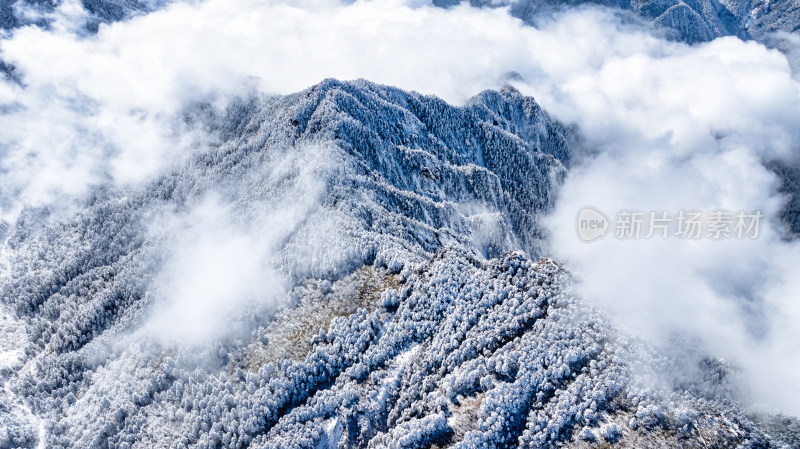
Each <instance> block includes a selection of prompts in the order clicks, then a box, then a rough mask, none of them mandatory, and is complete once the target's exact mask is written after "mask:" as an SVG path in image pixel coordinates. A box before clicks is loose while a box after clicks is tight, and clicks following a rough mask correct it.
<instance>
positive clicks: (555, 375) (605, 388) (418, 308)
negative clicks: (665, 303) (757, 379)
mask: <svg viewBox="0 0 800 449" xmlns="http://www.w3.org/2000/svg"><path fill="white" fill-rule="evenodd" d="M185 120H186V121H187V123H192V124H193V126H196V127H202V128H204V129H206V130H208V131H209V132H211V133H212V134H213V135H215V136H216V138H217V139H218V142H217V144H215V145H214V146H213V147H212V148H211V149H210V150H209V151H207V152H203V153H200V154H196V155H195V156H193V157H192V158H191V159H190V160H188V161H187V162H186V163H185V164H183V165H182V166H180V167H178V168H176V169H174V170H173V171H171V172H169V173H167V174H165V175H163V176H162V177H160V178H159V179H157V180H155V181H154V182H152V183H150V184H149V185H147V186H145V187H144V188H142V189H139V190H134V191H126V190H122V191H120V190H115V189H113V188H98V189H95V190H93V191H92V193H91V196H90V198H88V199H86V200H85V202H84V203H83V204H82V205H81V207H80V208H79V209H78V210H77V211H76V212H74V214H67V215H66V216H64V215H61V216H52V215H49V214H48V212H47V209H29V210H26V211H25V212H24V213H23V215H22V216H20V218H19V219H18V221H17V223H15V224H14V226H13V227H9V228H7V231H6V232H8V235H7V236H6V241H5V245H4V247H3V260H4V273H5V274H4V276H3V279H2V298H3V302H4V306H5V307H6V309H7V310H8V313H9V315H7V316H6V317H5V318H4V321H3V329H4V331H3V338H4V342H3V345H4V347H3V351H4V352H3V359H2V360H3V368H2V376H3V377H2V382H3V384H2V385H3V392H2V396H0V407H1V408H2V410H3V414H2V418H0V425H2V429H3V430H2V433H0V446H2V447H82V448H83V447H117V448H145V447H237V448H238V447H254V448H255V447H274V448H286V447H308V448H322V447H464V448H467V447H470V448H481V447H517V446H520V447H555V446H557V445H567V446H572V447H591V446H593V445H596V444H599V443H602V442H606V443H609V444H616V445H619V447H644V446H646V447H687V446H692V447H694V446H696V447H734V446H738V447H797V444H798V442H799V441H800V440H798V438H799V437H800V434H798V432H797V430H798V423H797V421H796V420H793V419H791V418H780V417H767V416H764V415H757V414H751V413H747V412H743V411H741V410H740V409H739V406H738V405H737V396H736V382H735V371H731V369H730V367H728V366H727V365H726V364H725V363H724V362H722V361H719V360H717V359H714V358H713V357H708V356H705V355H703V354H697V355H696V356H695V357H690V358H677V359H675V358H671V356H670V355H668V354H659V353H657V352H653V351H652V350H650V349H648V348H647V346H646V345H644V344H641V343H637V342H636V341H635V340H629V338H628V337H627V336H625V335H624V334H620V333H619V332H617V331H615V330H614V328H613V327H612V326H611V325H610V324H609V322H608V321H607V320H606V319H605V318H604V317H603V315H602V314H600V313H598V312H597V311H594V310H593V309H592V308H591V307H589V306H587V305H586V304H585V303H583V302H582V301H581V300H580V299H579V298H576V297H575V295H574V292H573V291H572V289H571V287H570V285H571V283H572V281H571V275H570V274H569V273H567V272H566V271H565V270H564V269H563V268H562V267H560V266H559V265H558V264H557V263H555V262H553V261H551V260H548V259H543V260H538V257H540V255H541V254H542V250H541V233H540V228H539V225H538V224H537V214H538V212H539V211H543V210H547V209H548V208H549V207H551V205H552V202H553V201H554V200H555V193H554V192H555V190H556V187H557V186H558V184H559V183H560V182H561V180H562V178H563V176H564V174H565V171H566V170H567V167H569V165H570V152H571V148H573V146H574V145H577V144H578V143H577V141H576V136H575V130H573V129H571V128H569V127H565V126H563V125H561V124H560V123H558V122H557V121H554V120H553V119H552V118H550V117H549V116H548V114H547V113H545V112H544V111H543V110H542V109H541V108H540V107H539V106H538V105H537V104H536V102H535V101H534V100H533V99H532V98H530V97H525V96H523V95H521V94H520V93H519V92H517V91H515V90H514V89H513V88H506V89H504V90H501V91H487V92H484V93H482V94H480V95H478V96H476V97H474V98H473V99H472V100H470V101H469V102H468V103H467V104H466V105H465V106H463V107H454V106H451V105H448V104H447V103H445V102H443V101H442V100H439V99H437V98H435V97H426V96H422V95H419V94H415V93H411V92H404V91H402V90H399V89H396V88H390V87H385V86H380V85H376V84H372V83H369V82H366V81H355V82H340V81H336V80H325V81H323V82H322V83H320V84H318V85H316V86H314V87H312V88H309V89H307V90H305V91H302V92H299V93H297V94H293V95H289V96H279V97H251V98H242V99H241V100H239V101H237V102H235V103H234V104H232V105H230V106H229V107H227V108H225V109H224V110H217V109H215V108H214V107H213V106H211V105H203V104H198V105H195V106H194V107H192V108H191V109H190V110H188V111H187V112H186V114H185ZM165 273H166V274H165ZM173 277H175V278H177V279H178V282H176V281H175V280H174V279H172V278H173ZM187 280H191V282H192V283H193V284H195V285H186V284H185V282H186V281H187ZM245 284H246V285H245ZM249 286H255V287H254V288H252V289H251V288H249ZM676 363H686V364H687V365H686V366H685V367H684V368H685V370H684V371H683V372H684V373H685V374H683V375H681V376H676V375H674V374H670V375H666V376H663V375H659V374H658V373H659V366H663V367H668V366H674V364H676ZM642 366H644V367H646V370H645V371H647V372H649V374H646V373H644V372H643V371H642ZM666 371H667V370H665V372H666ZM668 371H669V372H672V373H674V371H673V370H668ZM781 419H784V420H785V421H781Z"/></svg>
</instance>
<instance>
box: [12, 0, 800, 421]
mask: <svg viewBox="0 0 800 449" xmlns="http://www.w3.org/2000/svg"><path fill="white" fill-rule="evenodd" d="M76 5H77V0H72V1H64V2H63V3H62V6H61V7H60V8H59V9H58V10H57V12H56V16H55V22H54V25H53V26H52V27H51V29H49V30H43V29H40V28H36V27H28V28H22V29H18V30H15V31H14V32H13V33H9V34H7V35H6V36H4V37H3V38H2V39H1V40H0V58H2V59H3V60H4V61H6V62H8V63H11V64H13V65H14V66H15V67H16V73H18V74H19V76H20V77H21V81H20V82H17V81H14V80H11V79H6V80H4V81H2V82H0V173H2V183H0V217H2V218H3V219H4V220H6V221H7V222H13V220H14V218H15V217H16V215H17V214H18V213H19V210H21V208H23V207H26V206H44V205H50V206H54V207H67V206H65V205H69V204H71V202H72V201H73V200H75V199H76V198H80V197H81V196H82V195H84V194H85V193H86V192H87V191H88V189H89V188H91V187H92V186H94V185H100V184H104V183H111V184H113V185H115V186H118V187H121V188H125V187H128V186H135V185H137V184H139V183H142V182H146V181H147V180H149V179H152V178H153V177H154V176H157V175H158V174H160V173H163V172H164V170H166V169H168V168H169V167H171V166H173V165H174V164H177V163H179V162H180V161H181V160H184V159H185V158H186V157H187V155H189V154H191V153H192V152H193V151H198V150H202V148H205V147H206V146H207V145H209V144H211V143H213V140H214V138H213V136H210V135H208V134H207V133H205V132H204V131H203V130H200V129H195V128H192V127H191V126H189V125H187V124H186V122H185V121H183V120H181V113H182V111H184V110H185V108H186V107H187V106H189V105H191V104H195V103H197V102H208V103H211V104H213V105H215V106H217V107H220V108H222V107H224V105H225V104H227V102H228V101H230V99H232V98H234V97H236V96H239V95H246V94H247V93H249V92H253V91H257V92H261V93H266V94H286V93H291V92H295V91H298V90H301V89H304V88H306V87H308V86H310V85H313V84H315V83H317V82H319V81H320V80H322V79H323V78H326V77H334V78H340V79H354V78H366V79H368V80H371V81H375V82H379V83H384V84H390V85H394V86H398V87H400V88H403V89H411V90H416V91H419V92H422V93H425V94H434V95H438V96H440V97H442V98H444V99H445V100H447V101H450V102H452V103H456V104H461V103H464V102H465V101H466V100H467V99H468V98H469V97H471V96H472V95H474V94H477V93H478V92H479V91H481V90H483V89H487V88H494V87H498V86H500V85H501V84H502V83H504V82H507V81H508V80H511V81H510V82H512V83H513V85H514V86H515V87H517V88H518V89H520V90H521V91H522V92H524V93H526V94H529V95H532V96H534V97H535V98H536V99H537V101H538V102H539V103H541V104H542V105H543V107H544V108H545V109H546V110H547V111H549V112H550V113H551V114H553V115H554V116H555V117H556V118H558V119H559V120H562V121H564V122H567V123H575V124H577V125H578V126H579V128H580V131H581V133H582V136H583V140H582V148H580V149H579V152H578V153H577V154H576V155H575V161H574V162H573V168H572V169H571V172H570V174H569V176H568V177H567V180H566V182H565V184H564V185H563V187H562V188H561V191H560V193H559V199H558V202H557V206H556V208H555V210H553V211H552V213H551V214H550V215H549V216H548V217H547V220H546V227H547V230H548V234H549V237H548V248H547V252H548V254H550V255H552V256H554V257H556V258H557V259H559V260H562V261H563V262H564V263H565V264H566V266H567V267H568V268H569V269H570V270H572V271H574V272H576V273H577V274H578V275H579V277H580V279H581V283H580V284H579V288H580V292H581V294H582V295H584V296H585V297H586V298H588V299H590V300H592V301H594V302H595V303H596V304H598V306H599V307H603V308H606V309H607V310H609V312H610V314H611V315H612V316H613V317H615V318H616V319H617V321H618V323H619V324H620V325H621V326H624V327H625V328H626V329H628V330H629V331H631V332H634V333H636V334H637V335H640V336H643V337H645V338H649V339H652V340H653V341H655V342H658V341H666V339H667V338H669V336H670V335H674V334H676V333H677V334H681V335H684V336H691V337H692V338H696V339H698V341H700V342H701V344H702V345H703V346H704V347H706V348H708V349H709V350H710V351H711V352H713V353H714V354H718V355H720V356H724V357H726V358H729V359H730V360H731V361H733V362H734V363H735V364H736V365H737V366H739V367H740V368H741V369H742V372H743V373H744V378H745V379H746V380H747V387H748V389H749V390H750V397H751V400H752V403H753V404H754V405H756V406H760V407H764V408H766V409H770V410H781V411H784V412H787V413H791V414H794V415H800V405H798V404H800V384H798V383H797V382H796V373H797V372H798V371H800V347H798V346H797V344H796V342H797V341H800V326H798V324H797V323H798V322H800V301H799V300H800V276H798V275H797V267H799V266H800V248H797V245H798V244H797V242H796V241H792V240H789V239H786V238H785V236H786V232H785V229H783V228H782V224H781V223H780V221H779V220H778V218H777V216H778V214H779V211H780V210H781V208H782V206H783V203H784V202H785V198H784V197H783V196H781V195H780V194H779V193H778V190H777V189H778V179H777V178H776V177H775V175H774V174H773V173H772V172H770V171H769V170H767V169H766V168H764V163H765V162H769V161H774V160H781V161H783V162H784V163H787V164H795V163H797V162H798V155H800V124H798V121H797V119H798V117H800V82H798V75H797V73H793V72H792V68H791V67H792V63H790V61H795V60H796V59H797V58H796V55H797V54H798V52H797V50H796V49H797V48H798V42H797V39H796V36H793V35H790V36H788V37H787V36H776V39H779V40H780V42H781V43H782V44H781V45H782V48H784V49H785V54H784V53H781V52H779V51H777V50H771V49H768V48H766V47H765V46H763V45H760V44H758V43H754V42H743V41H741V40H739V39H737V38H732V37H726V38H720V39H717V40H715V41H713V42H710V43H706V44H700V45H695V46H687V45H685V44H682V43H678V42H673V41H668V40H665V39H663V38H662V37H661V34H660V33H659V32H658V31H657V30H652V29H648V28H647V27H646V26H644V25H641V24H640V23H638V22H637V21H635V20H629V18H626V17H625V16H624V14H622V13H619V12H613V11H608V10H601V9H597V8H589V7H583V8H576V9H573V10H570V11H566V12H562V13H558V14H554V15H552V16H548V17H542V18H541V19H540V20H539V21H538V25H537V27H532V26H528V25H525V24H524V23H522V22H521V21H520V20H518V19H516V18H513V17H511V16H510V15H509V14H508V12H507V10H506V9H503V8H497V9H479V8H472V7H469V6H467V5H461V6H456V7H453V8H450V9H441V8H436V7H433V6H432V5H430V4H428V3H427V2H425V1H413V0H408V1H404V0H390V1H381V2H377V1H356V2H338V1H315V2H302V1H301V2H282V1H260V0H205V1H202V2H177V3H174V4H172V5H171V6H169V7H167V8H165V9H163V10H161V11H157V12H154V13H151V14H148V15H145V16H141V17H136V18H134V19H132V20H129V21H126V22H122V23H115V24H111V25H102V26H101V27H100V30H99V32H98V33H97V34H94V35H88V34H85V33H83V32H82V31H81V29H82V28H81V21H82V20H85V19H86V18H85V17H84V16H83V15H82V14H81V12H80V11H81V10H80V8H76ZM786 55H789V58H788V59H787V56H786ZM795 65H796V64H795ZM511 73H514V75H513V76H510V75H509V74H511ZM208 201H210V202H209V203H204V204H201V205H199V206H198V209H197V210H196V212H194V213H195V214H197V215H195V216H190V220H189V221H190V222H191V223H193V224H191V225H185V224H184V225H182V224H181V222H180V220H178V221H177V222H176V221H175V219H167V220H165V222H164V223H166V224H164V225H163V226H162V227H161V228H160V229H161V230H162V231H163V232H167V233H169V232H170V230H172V231H174V232H172V235H173V237H171V238H172V240H170V241H173V242H175V245H177V246H176V248H180V249H178V250H176V252H175V256H174V257H175V259H174V260H189V261H193V262H192V263H189V264H185V263H175V262H171V263H170V262H168V263H167V265H166V269H165V271H164V273H163V275H162V277H160V278H159V282H160V283H161V284H160V291H163V292H165V297H166V299H165V300H164V302H163V307H164V310H165V311H164V313H163V314H161V315H162V316H163V317H164V318H163V320H167V322H169V317H170V316H171V315H170V313H173V312H174V308H176V307H177V308H178V309H181V308H184V307H188V306H187V305H186V304H185V303H183V302H182V301H184V299H185V298H189V297H194V296H197V295H201V296H202V295H206V296H208V295H211V296H214V295H217V296H219V295H218V294H217V293H218V291H217V287H215V286H214V285H205V284H204V283H203V282H205V281H207V280H208V279H209V275H208V270H212V271H215V272H216V271H219V270H221V271H222V272H223V273H227V272H228V271H230V270H228V271H226V270H227V269H228V268H230V265H229V264H228V262H226V261H237V263H243V264H244V265H245V268H246V269H242V270H238V269H237V270H233V271H230V273H228V274H230V276H227V277H226V278H227V279H230V282H231V283H232V285H237V286H240V287H241V291H239V293H240V294H239V295H238V296H237V297H241V298H243V300H242V302H241V304H246V303H247V300H248V299H249V298H251V297H253V296H254V295H255V294H256V292H257V291H258V289H259V288H260V287H262V286H263V285H275V284H278V283H279V281H276V280H275V279H272V278H270V276H272V274H270V271H269V270H266V273H267V275H268V276H267V278H269V279H265V278H264V276H265V275H264V273H265V271H264V270H261V269H260V267H262V266H261V264H262V263H263V262H262V261H263V260H264V259H265V258H268V254H266V253H263V252H261V251H262V250H261V249H254V248H267V249H268V248H270V242H266V243H264V242H259V244H258V245H253V244H251V243H252V242H251V239H252V238H255V237H252V236H253V235H254V233H252V232H249V231H247V232H245V231H241V232H238V231H235V232H231V233H230V234H229V235H227V236H226V238H225V239H223V240H219V239H215V238H210V237H209V236H210V235H218V234H219V229H228V228H229V226H228V224H227V222H226V220H227V218H226V217H225V216H224V211H225V207H224V206H223V205H217V204H215V203H213V201H214V200H213V199H210V200H208ZM585 206H592V207H595V208H597V209H598V210H602V211H604V212H606V213H607V214H609V215H613V214H615V213H616V211H618V210H621V209H639V210H647V211H649V210H658V211H660V210H668V211H678V210H689V209H697V210H712V209H718V208H723V209H729V210H748V211H754V210H758V211H761V212H762V213H763V215H764V219H763V221H762V223H761V228H760V235H759V237H758V238H757V239H745V240H737V239H729V240H709V239H701V240H691V241H689V240H680V239H666V240H662V239H649V240H631V241H621V240H617V239H614V238H605V239H600V240H598V241H596V242H592V243H586V242H583V241H581V240H580V239H579V238H578V237H577V235H576V232H575V219H576V215H577V213H578V211H579V210H580V209H581V208H582V207H585ZM220 214H222V215H220ZM256 234H257V233H256ZM259 238H260V237H259ZM182 239H183V240H182ZM184 240H185V242H184ZM182 242H183V243H182ZM184 243H185V244H184ZM189 243H191V244H189ZM209 255H210V256H209ZM200 260H212V261H213V264H212V265H206V264H203V263H200V262H197V261H200ZM193 280H200V281H201V282H200V283H195V282H192V283H191V284H192V285H193V286H188V284H186V285H184V283H186V282H188V281H193ZM265 283H266V284H265ZM212 284H213V283H212ZM223 287H224V286H223ZM185 289H196V290H197V291H194V290H192V291H187V290H185ZM209 304H211V306H209V308H207V309H200V310H197V311H196V312H197V313H198V314H200V315H203V314H206V315H207V316H206V317H205V318H208V319H211V320H212V321H213V320H214V319H216V317H219V316H226V315H225V314H227V313H229V312H230V311H228V310H227V309H226V310H219V309H217V308H216V307H223V306H222V305H221V304H222V303H220V302H216V301H214V300H210V302H209ZM225 307H227V306H225ZM171 310H172V311H173V312H170V311H171ZM222 312H224V313H222ZM201 318H202V317H201ZM156 325H157V324H156ZM178 331H179V332H188V333H189V334H191V335H190V336H191V338H192V339H195V338H198V337H197V335H195V333H196V332H198V330H197V329H195V328H193V327H191V326H190V327H188V328H187V329H183V330H178Z"/></svg>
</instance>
